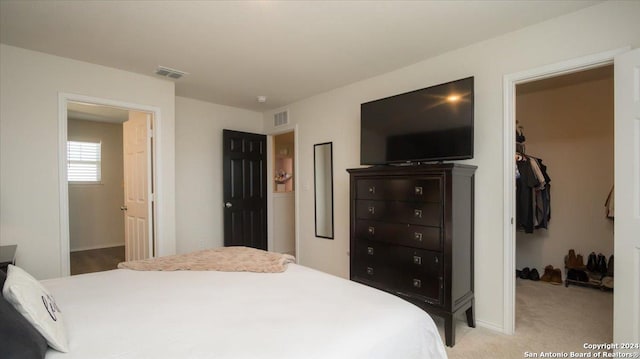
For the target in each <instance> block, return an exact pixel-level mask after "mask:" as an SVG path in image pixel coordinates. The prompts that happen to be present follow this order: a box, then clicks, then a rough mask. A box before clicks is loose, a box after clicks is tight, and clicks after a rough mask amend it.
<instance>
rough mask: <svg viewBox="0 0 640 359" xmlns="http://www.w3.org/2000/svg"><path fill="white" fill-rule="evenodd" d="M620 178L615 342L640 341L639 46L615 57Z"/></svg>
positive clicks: (617, 173) (617, 175) (617, 183)
mask: <svg viewBox="0 0 640 359" xmlns="http://www.w3.org/2000/svg"><path fill="white" fill-rule="evenodd" d="M596 165H597V164H596ZM615 178H616V179H615V223H614V231H615V260H614V271H615V272H614V278H615V292H614V304H613V317H614V323H613V327H614V328H613V341H614V343H640V49H636V50H633V51H629V52H627V53H624V54H622V55H619V56H616V58H615ZM637 351H638V350H637V349H636V350H633V352H637Z"/></svg>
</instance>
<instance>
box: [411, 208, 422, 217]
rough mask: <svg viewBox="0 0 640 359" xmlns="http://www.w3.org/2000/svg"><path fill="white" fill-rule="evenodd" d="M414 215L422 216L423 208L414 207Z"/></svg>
mask: <svg viewBox="0 0 640 359" xmlns="http://www.w3.org/2000/svg"><path fill="white" fill-rule="evenodd" d="M413 216H414V217H417V218H422V210H421V209H414V210H413Z"/></svg>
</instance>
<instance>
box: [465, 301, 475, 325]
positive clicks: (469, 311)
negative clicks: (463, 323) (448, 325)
mask: <svg viewBox="0 0 640 359" xmlns="http://www.w3.org/2000/svg"><path fill="white" fill-rule="evenodd" d="M466 314H467V324H468V325H469V326H470V327H471V328H475V327H476V316H475V313H474V311H473V303H471V306H470V307H469V308H468V309H467V311H466Z"/></svg>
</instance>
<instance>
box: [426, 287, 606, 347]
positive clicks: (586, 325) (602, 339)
mask: <svg viewBox="0 0 640 359" xmlns="http://www.w3.org/2000/svg"><path fill="white" fill-rule="evenodd" d="M434 320H435V321H436V324H437V325H438V329H440V334H441V336H442V338H443V341H444V321H443V320H441V319H439V318H437V317H434ZM612 339H613V292H611V291H608V292H604V291H600V290H598V289H593V288H585V287H578V286H569V287H568V288H565V287H564V285H562V286H559V285H558V286H556V285H551V284H549V283H545V282H533V281H530V280H521V279H517V280H516V332H515V335H512V336H511V335H504V334H501V333H498V332H494V331H492V330H489V329H485V328H482V327H479V326H478V327H477V328H475V329H474V328H469V327H467V325H466V323H465V322H464V321H462V320H460V321H459V322H458V323H457V326H456V345H455V346H454V347H453V348H448V347H447V354H448V355H449V358H451V359H457V358H524V353H525V352H527V351H528V352H537V353H538V354H539V353H540V352H571V351H573V352H589V350H586V349H583V347H582V345H583V344H584V343H611V342H612Z"/></svg>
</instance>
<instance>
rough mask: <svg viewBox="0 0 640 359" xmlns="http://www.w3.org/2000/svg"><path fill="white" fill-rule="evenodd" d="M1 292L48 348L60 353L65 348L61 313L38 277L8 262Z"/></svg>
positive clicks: (66, 344) (67, 347) (67, 345)
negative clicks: (35, 330)
mask: <svg viewBox="0 0 640 359" xmlns="http://www.w3.org/2000/svg"><path fill="white" fill-rule="evenodd" d="M2 294H3V295H4V298H5V299H6V300H7V301H8V302H9V303H11V304H12V305H13V306H14V307H15V308H16V310H17V311H18V312H20V314H22V315H23V316H24V317H25V318H27V320H28V321H29V322H30V323H31V324H32V325H33V326H34V327H35V328H36V329H37V330H38V331H39V332H40V334H42V336H43V337H44V338H45V339H46V340H47V343H48V344H49V346H50V347H52V348H53V349H55V350H58V351H61V352H64V353H66V352H68V351H69V343H68V341H67V332H66V330H65V328H64V323H63V320H62V313H61V312H60V309H59V308H58V306H57V305H56V302H55V300H54V299H53V296H52V295H51V294H50V293H49V291H47V290H46V289H45V288H44V287H43V286H42V284H40V282H38V280H36V279H35V278H33V277H32V276H31V275H29V273H27V272H25V271H24V270H22V269H20V268H18V267H16V266H13V265H9V268H8V270H7V280H6V282H5V283H4V288H3V290H2Z"/></svg>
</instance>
